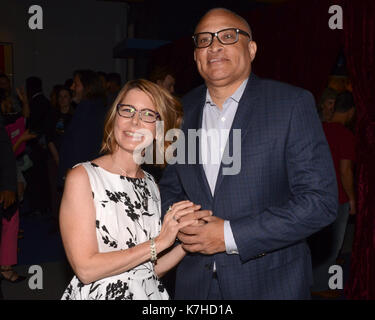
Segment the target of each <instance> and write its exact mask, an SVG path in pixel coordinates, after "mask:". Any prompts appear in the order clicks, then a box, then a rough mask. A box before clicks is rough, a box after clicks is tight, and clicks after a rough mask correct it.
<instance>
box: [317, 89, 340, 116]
mask: <svg viewBox="0 0 375 320" xmlns="http://www.w3.org/2000/svg"><path fill="white" fill-rule="evenodd" d="M336 97H337V91H336V90H334V89H332V88H326V89H324V91H323V93H322V96H321V98H320V103H319V105H318V112H319V117H320V120H322V122H327V121H330V120H331V118H332V116H333V113H334V111H335V109H334V106H335V100H336Z"/></svg>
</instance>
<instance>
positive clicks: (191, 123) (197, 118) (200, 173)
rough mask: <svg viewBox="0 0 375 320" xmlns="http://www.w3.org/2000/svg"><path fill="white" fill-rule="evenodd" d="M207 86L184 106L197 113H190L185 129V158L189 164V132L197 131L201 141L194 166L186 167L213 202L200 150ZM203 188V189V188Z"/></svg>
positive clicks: (196, 146) (197, 145)
mask: <svg viewBox="0 0 375 320" xmlns="http://www.w3.org/2000/svg"><path fill="white" fill-rule="evenodd" d="M206 90H207V88H206V86H202V88H201V90H199V93H197V95H196V97H195V98H194V99H192V100H191V102H190V103H188V104H186V105H184V107H186V108H192V109H195V110H194V111H195V112H192V113H190V114H191V115H192V118H191V119H188V123H187V126H186V127H185V128H186V130H184V131H185V139H186V142H185V143H186V148H185V150H186V151H187V153H186V156H185V161H186V163H187V164H188V163H189V162H188V153H189V142H188V140H189V139H188V137H189V136H188V130H189V129H193V130H197V131H198V132H199V135H198V137H199V139H198V143H196V144H195V155H196V157H195V159H194V161H195V162H194V164H190V165H188V166H185V168H187V169H188V172H187V174H188V175H189V176H190V179H194V177H198V179H197V180H196V181H197V182H198V184H199V186H198V188H199V189H202V191H203V192H204V194H205V195H206V196H207V199H209V200H210V202H211V201H212V198H213V196H212V194H211V189H210V186H209V184H208V181H207V177H206V174H205V172H204V168H203V164H202V161H201V150H200V141H201V130H200V129H202V119H203V109H204V106H205V102H206ZM202 187H203V188H202Z"/></svg>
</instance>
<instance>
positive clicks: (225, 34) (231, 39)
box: [193, 28, 251, 48]
mask: <svg viewBox="0 0 375 320" xmlns="http://www.w3.org/2000/svg"><path fill="white" fill-rule="evenodd" d="M238 34H242V35H244V36H247V37H249V38H250V40H251V36H250V34H248V33H247V32H246V31H243V30H241V29H237V28H227V29H223V30H220V31H217V32H199V33H196V34H195V35H193V40H194V45H195V47H196V48H207V47H209V46H210V45H211V43H212V41H213V40H214V37H216V38H217V39H218V40H219V42H220V43H221V44H225V45H226V44H234V43H236V42H237V41H238V39H239V36H238Z"/></svg>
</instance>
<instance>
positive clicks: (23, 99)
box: [16, 87, 28, 103]
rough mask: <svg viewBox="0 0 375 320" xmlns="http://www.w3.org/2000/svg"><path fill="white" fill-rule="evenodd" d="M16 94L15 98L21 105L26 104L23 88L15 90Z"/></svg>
mask: <svg viewBox="0 0 375 320" xmlns="http://www.w3.org/2000/svg"><path fill="white" fill-rule="evenodd" d="M16 93H17V96H18V98H19V99H20V100H21V102H22V103H28V100H27V95H26V92H25V88H23V87H22V88H17V89H16Z"/></svg>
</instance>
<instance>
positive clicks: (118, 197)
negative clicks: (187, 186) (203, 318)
mask: <svg viewBox="0 0 375 320" xmlns="http://www.w3.org/2000/svg"><path fill="white" fill-rule="evenodd" d="M181 118H182V111H181V106H180V104H179V103H178V102H177V100H175V98H173V97H172V96H171V95H170V94H169V93H168V92H167V91H166V90H163V89H160V88H159V87H158V86H157V85H155V84H153V83H151V82H149V81H147V80H134V81H130V82H128V83H127V84H126V85H125V87H124V88H123V89H122V90H121V91H120V93H119V95H118V96H117V98H116V100H115V102H114V104H113V106H112V108H111V109H110V111H109V113H108V117H107V120H106V124H105V129H104V138H103V148H102V151H105V152H106V153H107V154H106V155H104V156H102V157H100V158H98V159H95V160H94V161H92V162H91V163H89V162H86V163H83V164H82V165H79V166H76V167H75V168H74V169H72V170H71V171H70V172H69V174H68V175H67V179H66V184H65V190H64V195H63V199H62V203H61V208H60V228H61V235H62V239H63V243H64V247H65V250H66V253H67V257H68V259H69V262H70V264H71V266H72V268H73V270H74V271H75V274H76V276H75V277H74V278H73V280H72V281H71V283H70V284H69V286H68V287H67V289H66V290H65V293H64V295H63V297H62V298H63V299H168V298H169V296H168V293H167V292H166V290H165V288H164V287H163V285H162V284H161V283H160V281H159V277H161V276H162V275H164V274H165V273H166V272H167V271H168V270H169V269H171V268H173V267H174V266H175V265H177V263H178V262H179V261H180V260H181V259H182V258H183V257H184V255H185V251H184V249H183V248H182V247H181V245H178V246H175V247H174V248H173V249H172V250H170V251H169V252H167V253H165V254H164V255H163V256H161V257H160V258H157V255H159V254H160V253H162V252H163V253H164V251H165V250H166V249H167V248H169V247H170V246H171V245H172V244H173V243H174V242H175V239H176V236H177V233H178V231H179V230H180V229H181V228H183V227H185V226H187V225H190V224H195V223H198V222H197V220H188V221H184V222H181V223H178V222H177V220H178V219H179V218H180V217H182V216H184V215H186V214H188V213H191V212H193V211H195V210H198V209H199V208H200V206H199V205H194V204H193V203H192V202H190V201H181V202H178V203H175V204H174V205H173V206H172V207H171V208H170V210H169V211H168V212H167V213H166V215H165V217H164V222H163V225H162V226H161V221H160V217H161V212H160V210H161V209H160V194H159V190H158V187H157V185H156V183H155V181H154V179H153V178H152V176H151V175H150V174H148V173H146V172H145V171H143V170H141V169H140V166H139V164H138V163H136V162H135V160H134V159H133V153H134V151H135V150H136V147H137V146H138V145H139V144H140V143H145V139H146V135H145V130H146V131H147V132H149V133H151V134H152V137H153V138H155V136H156V121H157V120H162V121H164V129H165V131H164V132H166V131H167V130H168V129H171V128H173V127H177V126H179V124H180V122H181ZM141 132H142V133H141ZM158 138H159V137H157V139H158ZM156 259H157V260H156Z"/></svg>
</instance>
